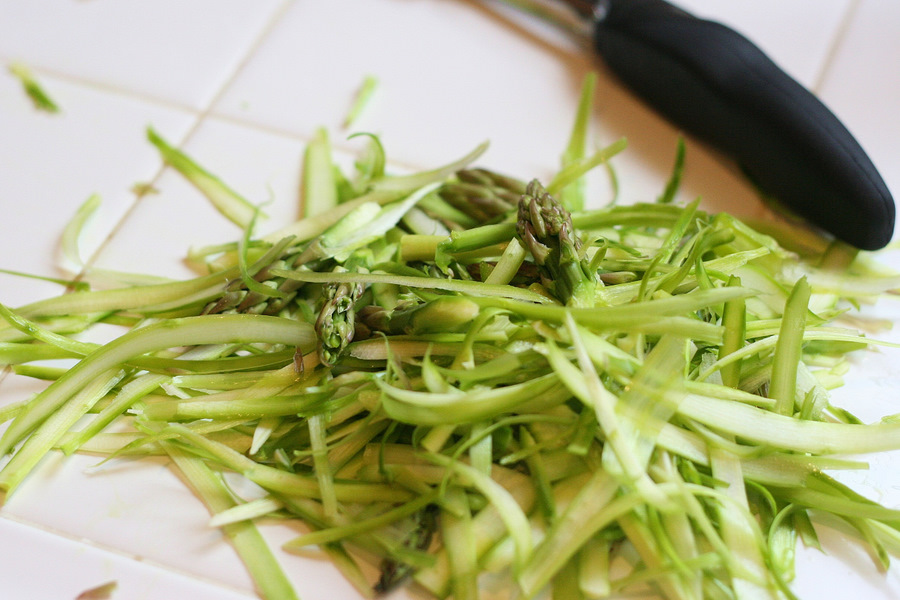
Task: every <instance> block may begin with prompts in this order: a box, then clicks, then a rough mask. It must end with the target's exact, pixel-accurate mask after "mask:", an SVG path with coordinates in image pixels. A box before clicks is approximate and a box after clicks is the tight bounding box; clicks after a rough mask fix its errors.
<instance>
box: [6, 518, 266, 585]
mask: <svg viewBox="0 0 900 600" xmlns="http://www.w3.org/2000/svg"><path fill="white" fill-rule="evenodd" d="M0 539H2V540H3V543H2V544H0V578H2V580H3V593H4V597H6V598H10V599H13V598H16V599H21V600H59V599H61V598H64V599H67V600H69V599H72V600H74V599H75V598H77V597H78V595H79V594H81V593H84V592H86V591H87V590H90V589H94V588H96V587H98V586H101V585H105V584H107V583H110V582H115V584H116V588H115V591H114V593H113V594H112V595H111V598H115V599H116V600H172V599H173V598H191V600H248V599H249V598H252V597H253V596H252V595H251V594H248V593H244V592H240V591H237V590H233V589H229V588H227V587H225V586H223V585H219V584H213V583H211V582H205V581H200V580H198V579H197V578H195V577H190V576H187V575H184V574H183V573H177V572H175V571H172V570H170V569H164V568H160V567H158V566H156V565H153V564H150V563H148V562H146V561H144V560H142V559H141V558H140V557H129V556H126V555H123V554H121V553H119V552H110V551H109V550H105V549H103V548H101V547H98V546H95V545H87V544H85V543H83V542H80V541H78V540H77V539H71V538H67V537H62V536H60V535H59V534H58V533H55V532H52V531H47V530H44V529H42V528H37V527H34V526H30V525H28V524H26V523H21V522H16V521H13V520H11V519H9V518H5V517H0ZM37 556H39V557H41V559H40V560H41V561H42V563H43V565H44V568H42V569H40V571H38V570H36V569H35V565H34V557H37Z"/></svg>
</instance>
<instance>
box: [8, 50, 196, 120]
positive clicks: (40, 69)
mask: <svg viewBox="0 0 900 600" xmlns="http://www.w3.org/2000/svg"><path fill="white" fill-rule="evenodd" d="M14 60H15V59H12V58H10V57H8V56H4V55H0V62H3V63H6V64H9V63H12V62H14ZM28 68H29V70H31V71H32V72H33V73H35V74H37V75H41V76H48V77H51V78H53V79H59V80H61V81H64V82H66V83H68V84H74V85H80V86H82V87H85V88H88V89H92V90H94V91H97V92H102V93H107V94H116V95H119V96H125V97H127V98H131V99H133V100H140V101H142V102H146V103H148V104H154V105H156V106H160V107H164V108H168V109H173V110H179V111H182V112H186V113H193V114H199V111H198V110H197V109H196V108H194V107H192V106H189V105H187V104H182V103H180V102H175V101H173V100H168V99H166V98H162V97H159V96H154V95H152V94H147V93H144V92H140V91H136V90H132V89H129V88H127V87H119V86H117V85H114V84H111V83H105V82H103V81H98V80H96V79H90V78H88V77H82V76H79V75H73V74H71V73H66V72H64V71H58V70H56V69H52V68H48V67H44V66H41V65H40V64H34V63H28Z"/></svg>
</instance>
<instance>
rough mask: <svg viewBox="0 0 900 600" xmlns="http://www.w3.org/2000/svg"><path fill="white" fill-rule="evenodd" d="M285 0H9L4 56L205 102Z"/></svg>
mask: <svg viewBox="0 0 900 600" xmlns="http://www.w3.org/2000/svg"><path fill="white" fill-rule="evenodd" d="M281 4H282V0H226V1H221V0H193V1H192V2H178V1H177V0H163V1H156V2H141V1H140V0H126V1H120V0H86V1H75V0H37V1H30V0H29V1H22V0H4V1H3V2H0V57H4V58H7V59H21V60H27V61H28V62H29V63H30V64H33V65H34V66H36V67H41V68H43V69H45V70H50V71H55V72H58V73H60V74H65V75H68V76H71V77H76V78H79V79H83V80H86V81H90V82H93V83H96V84H100V85H103V86H110V87H115V88H118V89H122V90H128V91H131V92H136V93H140V94H145V95H148V96H150V97H153V98H160V99H165V100H167V101H170V102H174V103H176V104H179V105H183V106H189V107H192V108H195V109H201V108H204V107H205V106H206V104H207V103H208V102H209V101H210V100H211V99H212V98H213V96H214V95H215V93H216V92H217V91H218V90H219V89H220V87H221V86H222V85H223V83H224V82H225V81H226V80H227V79H228V78H229V77H230V76H231V75H232V74H233V72H234V70H235V68H236V67H237V65H238V64H239V63H240V61H241V59H242V58H243V57H244V56H245V55H246V53H247V52H248V51H249V50H250V48H251V47H252V45H253V43H254V42H255V41H256V39H257V38H258V37H259V36H260V34H261V33H262V32H263V31H264V29H265V26H266V25H267V23H268V22H269V20H270V19H272V18H273V16H274V15H275V14H276V13H277V10H278V8H279V7H280V6H281Z"/></svg>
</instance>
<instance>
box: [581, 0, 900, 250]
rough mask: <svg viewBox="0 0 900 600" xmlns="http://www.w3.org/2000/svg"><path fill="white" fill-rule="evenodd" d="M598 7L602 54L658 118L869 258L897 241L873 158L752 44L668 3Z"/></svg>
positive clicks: (628, 0) (890, 203) (650, 0)
mask: <svg viewBox="0 0 900 600" xmlns="http://www.w3.org/2000/svg"><path fill="white" fill-rule="evenodd" d="M596 8H597V10H596V13H595V14H596V29H595V43H596V47H597V51H598V52H599V53H600V55H601V56H602V57H603V59H604V61H605V62H606V64H607V65H608V66H609V68H610V69H611V70H612V71H613V72H614V73H615V74H616V75H617V76H618V77H619V78H620V79H622V81H623V82H624V83H625V84H626V85H628V86H629V87H630V88H632V90H633V91H635V92H636V93H637V94H638V95H639V96H641V97H642V98H643V99H644V100H645V101H646V102H648V103H649V104H650V105H651V106H652V107H654V108H655V109H656V110H657V111H659V112H660V113H662V114H663V115H664V116H665V117H666V118H668V119H669V120H671V121H672V122H673V123H675V124H676V125H677V126H678V127H681V128H683V129H684V130H685V131H687V132H689V133H691V134H693V135H695V136H697V137H698V138H700V139H702V140H704V141H706V142H707V143H709V144H711V145H712V146H714V147H716V148H717V149H719V150H720V151H722V152H724V153H725V154H727V155H729V156H730V157H732V158H733V159H735V160H736V161H737V162H738V164H739V165H740V166H741V167H742V168H743V169H744V170H745V172H746V173H747V174H748V176H749V177H750V178H751V179H752V180H753V181H754V182H755V184H756V185H757V186H758V187H759V188H760V189H761V190H762V191H763V192H764V193H766V194H768V195H770V196H772V197H774V198H775V199H776V200H778V201H779V202H781V203H783V204H784V205H785V206H787V207H788V208H790V209H791V210H793V211H794V212H795V213H797V214H799V215H800V216H802V217H804V218H805V219H807V220H808V221H810V222H811V223H814V224H815V225H818V226H819V227H821V228H822V229H824V230H825V231H828V232H829V233H831V234H832V235H834V236H835V237H837V238H838V239H840V240H843V241H845V242H847V243H849V244H852V245H854V246H856V247H858V248H861V249H864V250H877V249H879V248H882V247H884V246H885V245H886V244H887V243H888V242H890V240H891V237H892V235H893V231H894V219H895V208H894V200H893V198H892V197H891V193H890V191H889V190H888V188H887V186H886V185H885V183H884V180H883V179H882V178H881V176H880V175H879V174H878V171H877V170H876V169H875V166H874V165H873V164H872V161H871V160H870V159H869V157H868V156H867V155H866V153H865V151H864V150H863V149H862V147H861V146H860V145H859V143H858V142H857V141H856V139H855V138H854V137H853V135H851V134H850V132H849V131H848V130H847V128H846V127H844V125H843V124H842V123H841V122H840V121H839V120H838V119H837V117H835V116H834V114H833V113H832V112H831V111H830V110H829V109H828V108H827V107H826V106H825V105H824V104H822V102H820V101H819V100H818V98H816V97H815V96H814V95H813V94H812V93H811V92H810V91H808V90H807V89H806V88H804V87H803V86H802V85H800V84H799V83H797V82H796V81H795V80H794V79H792V78H791V77H790V76H789V75H787V74H786V73H785V72H784V71H782V70H781V69H780V68H779V67H778V66H777V65H776V64H775V63H774V62H772V60H770V59H769V58H768V57H767V56H766V55H765V54H764V53H763V52H762V51H761V50H760V49H759V48H758V47H757V46H755V45H754V44H753V43H752V42H750V41H749V40H748V39H747V38H745V37H744V36H742V35H741V34H739V33H737V32H736V31H734V30H733V29H730V28H728V27H726V26H724V25H722V24H720V23H715V22H713V21H707V20H703V19H699V18H697V17H694V16H693V15H691V14H689V13H687V12H685V11H684V10H681V9H679V8H677V7H675V6H673V5H671V4H669V3H667V2H664V1H663V0H600V1H599V2H598V3H597V5H596Z"/></svg>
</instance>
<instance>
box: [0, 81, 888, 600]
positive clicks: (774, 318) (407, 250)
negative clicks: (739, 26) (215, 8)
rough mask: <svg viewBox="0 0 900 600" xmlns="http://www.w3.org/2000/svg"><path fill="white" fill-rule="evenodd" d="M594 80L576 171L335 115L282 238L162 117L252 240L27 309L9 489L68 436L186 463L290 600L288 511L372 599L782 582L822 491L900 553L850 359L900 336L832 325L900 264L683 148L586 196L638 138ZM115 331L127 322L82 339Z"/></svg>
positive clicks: (716, 590) (724, 592) (774, 595)
mask: <svg viewBox="0 0 900 600" xmlns="http://www.w3.org/2000/svg"><path fill="white" fill-rule="evenodd" d="M592 87H593V84H592V82H591V81H587V82H586V83H585V87H584V89H583V98H582V104H581V106H580V109H579V115H578V117H577V118H576V122H575V126H574V127H573V131H572V135H571V138H570V144H569V147H568V150H567V154H566V156H565V158H564V159H563V166H562V168H561V169H560V171H559V172H558V173H557V174H556V176H555V177H553V178H551V179H550V181H549V182H548V183H547V185H546V187H545V186H543V185H542V184H541V183H540V182H537V181H532V183H530V184H528V185H526V184H525V183H523V181H522V180H520V179H518V178H514V177H510V176H507V175H503V174H500V173H495V172H493V171H490V170H487V169H483V168H475V167H473V166H472V165H471V163H472V161H474V160H476V159H477V158H479V157H480V156H481V155H482V153H483V152H484V150H485V146H479V147H478V148H476V149H475V150H474V151H473V152H471V153H469V154H468V155H466V156H464V157H462V158H461V159H459V160H456V161H451V162H449V163H448V164H446V165H444V166H442V167H438V168H436V169H432V170H429V171H423V172H419V173H406V174H403V175H394V174H389V173H388V172H387V169H388V166H387V165H388V164H389V163H387V162H386V160H385V155H384V149H383V148H382V146H381V143H380V141H379V140H378V138H377V137H375V136H371V135H369V136H368V138H369V142H370V147H369V149H368V152H369V154H367V155H366V156H365V157H363V158H362V159H361V160H360V161H359V162H358V163H357V165H356V171H355V172H354V173H351V174H344V173H342V172H341V171H339V170H338V168H337V167H336V163H335V162H334V161H333V160H332V157H331V156H330V149H329V144H328V137H327V134H326V133H325V132H324V130H323V131H321V132H318V133H317V134H316V137H315V138H314V139H313V140H312V141H311V143H310V145H309V148H308V149H307V152H306V155H305V157H306V158H305V161H304V162H305V170H306V173H305V178H304V179H303V181H304V182H305V184H304V185H305V188H304V189H305V194H306V200H307V201H308V202H307V207H308V208H309V209H310V215H309V216H308V217H307V218H305V219H303V220H301V221H298V222H297V223H294V224H284V226H283V227H282V228H281V229H280V230H279V231H277V232H275V233H273V234H271V235H270V236H268V237H266V238H264V239H256V238H255V237H254V227H253V226H254V221H255V218H256V214H257V213H258V209H257V208H256V207H254V206H252V205H251V204H250V203H249V202H247V201H246V200H244V199H243V198H241V197H240V196H238V195H237V194H236V193H235V192H233V191H232V190H230V189H229V188H227V186H225V184H224V183H222V180H220V179H219V178H218V177H216V176H214V175H212V174H210V173H208V172H206V171H205V170H203V169H201V168H200V167H199V166H198V165H197V164H196V163H195V162H194V161H193V160H192V159H190V158H188V157H187V156H186V155H184V153H183V152H181V151H180V150H177V149H176V148H174V147H172V146H170V145H169V144H168V143H166V142H165V141H164V140H162V138H160V137H159V136H158V135H157V134H155V133H154V132H153V130H152V129H151V130H150V131H149V137H150V138H151V141H152V142H153V144H154V145H156V146H157V148H158V149H159V150H160V152H161V153H162V154H163V156H164V157H165V158H166V160H167V162H169V163H170V165H171V166H173V167H174V168H175V169H177V170H179V171H181V172H182V173H183V174H184V175H185V176H187V177H188V178H189V179H190V180H191V181H192V182H193V183H194V184H195V185H196V186H198V187H199V188H200V189H201V190H202V191H203V192H204V193H205V194H206V195H207V196H208V197H209V198H210V201H211V202H213V204H214V205H216V206H217V207H218V208H219V210H221V211H222V212H223V213H224V214H225V215H226V217H227V218H229V219H231V220H232V221H234V222H235V223H237V224H239V225H240V226H241V227H242V228H243V235H242V236H238V239H236V240H235V241H234V243H228V244H222V245H217V246H214V247H207V248H203V249H199V250H197V251H195V252H193V253H192V255H191V260H192V262H193V263H194V264H199V265H201V266H202V267H204V268H206V269H207V270H208V272H209V274H208V275H205V276H203V277H198V278H196V279H193V280H187V281H177V282H161V283H144V284H140V285H130V286H126V287H123V288H119V289H108V290H102V289H101V290H88V289H78V290H73V291H71V292H70V293H67V294H64V295H61V296H59V297H56V298H49V299H46V300H42V301H39V302H35V303H32V304H29V305H26V306H21V307H17V308H14V309H13V308H8V307H6V306H4V305H2V304H0V319H2V321H0V362H2V364H4V365H14V366H15V368H16V369H17V371H18V372H20V373H22V374H27V375H31V376H34V377H45V378H48V379H49V380H50V383H49V385H48V387H47V388H46V389H45V390H44V391H43V392H41V393H39V394H38V395H36V396H35V397H34V398H33V399H30V400H28V401H21V402H16V403H12V404H8V405H5V406H3V407H0V421H3V422H6V421H8V422H9V424H8V426H7V427H6V429H5V431H4V433H3V435H2V437H0V456H2V457H3V462H2V463H0V464H2V468H0V499H5V498H7V497H8V496H9V495H10V494H13V493H16V492H17V490H18V489H19V488H20V487H21V486H23V485H28V476H29V474H30V473H31V472H32V471H33V470H34V468H35V467H36V466H37V465H38V464H39V463H40V461H41V460H42V459H43V457H44V456H46V454H47V453H48V452H53V451H55V450H56V449H60V450H62V451H63V452H65V453H71V452H76V451H79V452H90V453H96V454H100V455H102V456H103V457H104V460H106V461H108V460H113V459H116V458H119V457H123V458H124V457H128V458H129V459H133V458H135V457H140V456H160V455H165V456H169V457H170V458H171V459H172V461H173V464H174V468H177V469H179V470H180V472H181V474H182V475H183V476H184V478H185V479H186V480H187V481H188V483H189V484H190V485H191V487H192V488H193V489H194V491H195V492H196V494H197V495H198V497H199V498H200V499H201V500H202V501H203V502H204V503H205V504H206V505H207V506H208V508H209V509H210V510H211V512H212V513H214V516H213V517H212V526H214V527H220V528H222V531H223V532H224V534H225V537H227V538H228V539H230V540H231V543H232V544H233V545H234V547H235V550H236V551H237V553H238V554H239V555H240V556H241V558H242V559H243V560H244V562H245V563H246V565H247V568H248V571H249V572H250V574H251V575H252V577H253V579H254V581H255V582H256V587H257V592H258V593H259V594H260V595H261V596H262V597H264V598H267V599H269V600H275V599H277V600H280V599H284V600H290V599H292V598H295V597H297V591H296V590H295V589H293V585H292V584H291V577H290V573H289V571H288V572H287V573H286V572H285V570H284V569H283V567H282V566H280V565H279V560H278V559H279V556H281V554H280V552H281V551H280V550H279V549H276V548H272V547H271V546H270V545H269V542H268V541H267V540H266V538H265V537H264V536H263V535H262V534H261V533H260V529H257V527H256V522H257V521H259V520H261V519H268V518H277V519H290V520H296V521H299V522H302V523H303V524H304V526H305V527H306V528H307V530H306V532H305V533H303V534H301V535H299V537H296V538H295V539H293V540H291V541H288V542H287V543H286V544H284V547H283V549H282V550H283V551H285V552H288V553H292V554H294V553H297V554H300V553H304V552H307V551H308V548H307V547H308V546H319V547H320V548H321V549H323V550H324V553H325V554H326V555H327V556H328V557H329V558H330V559H331V560H332V561H333V562H334V563H335V565H336V566H338V568H339V569H340V570H341V572H342V573H344V574H345V576H346V577H347V578H348V580H349V581H350V582H351V583H352V585H353V586H354V587H355V588H356V589H358V590H360V593H361V594H362V595H364V596H371V595H374V594H375V593H376V592H383V591H387V590H389V589H391V588H392V587H394V586H397V585H402V584H403V583H404V582H405V581H406V580H408V579H410V578H412V579H414V580H415V581H416V582H417V583H418V584H419V585H420V587H421V588H423V589H424V590H427V591H428V592H429V593H431V594H433V595H434V596H435V597H438V598H446V597H448V596H450V595H452V596H454V597H456V598H478V597H480V595H481V587H480V586H481V584H482V582H483V578H482V575H483V574H484V572H485V571H487V570H489V571H491V573H492V575H491V576H492V577H497V578H503V581H504V583H503V585H502V589H507V590H509V596H510V597H523V598H542V597H546V596H547V595H550V596H552V597H559V598H565V599H566V600H571V599H578V598H593V597H602V596H604V595H609V594H629V593H632V592H637V591H641V590H643V591H646V590H647V589H648V588H649V589H650V590H651V591H652V592H653V593H655V594H656V595H657V596H661V597H663V598H667V599H679V600H680V599H697V600H700V599H701V598H736V599H738V600H748V599H750V600H756V599H760V600H762V599H771V600H777V599H780V598H782V597H791V591H790V587H789V581H790V579H791V574H792V572H793V560H794V550H793V547H794V544H795V541H796V539H797V538H798V537H800V538H802V539H804V540H806V541H808V542H809V543H810V544H815V543H816V541H815V540H816V533H815V526H816V519H818V518H819V517H820V515H825V517H826V518H829V519H832V520H834V519H837V520H840V521H843V522H844V523H845V524H846V526H847V527H849V528H852V530H854V531H856V532H858V537H859V539H860V543H861V544H864V545H867V546H868V547H869V548H870V549H871V551H872V554H873V556H874V557H875V559H876V561H877V562H878V564H879V565H880V566H882V567H886V566H887V565H888V564H889V561H890V558H891V552H896V551H898V550H900V533H898V523H900V511H898V510H896V509H894V508H890V507H883V506H880V505H879V504H877V503H875V502H873V501H870V500H867V499H865V498H864V497H862V496H861V495H859V494H857V493H856V492H854V491H853V490H851V489H850V488H848V487H846V486H844V485H842V484H840V483H838V482H837V481H836V480H835V479H833V478H831V477H830V476H829V475H828V474H827V472H828V471H830V470H843V469H858V468H864V466H865V464H864V462H862V459H860V460H857V459H856V458H854V460H849V459H847V458H845V455H856V454H865V453H869V452H878V451H884V450H896V449H900V422H898V421H897V419H895V418H894V419H885V420H884V421H883V422H881V423H876V424H871V425H866V424H863V423H861V422H859V421H858V420H857V419H855V417H853V416H852V415H851V414H850V413H849V412H848V411H847V410H844V409H840V408H838V407H835V406H832V405H831V403H830V399H829V391H828V390H829V389H831V388H832V387H835V386H837V385H839V384H840V383H841V381H842V377H843V376H844V375H845V374H846V373H847V372H848V371H847V364H846V361H845V359H843V358H842V356H841V355H842V354H844V353H846V352H850V351H854V352H860V353H862V352H865V351H866V348H867V347H869V346H873V345H880V346H881V347H883V348H885V349H886V351H889V350H888V349H890V348H891V347H892V346H894V345H893V344H888V343H886V342H881V341H879V340H877V339H873V338H870V337H868V336H867V335H865V334H863V333H862V332H860V331H856V330H854V329H850V328H848V327H846V326H844V327H837V326H836V325H835V324H833V323H832V322H831V321H832V320H834V319H836V318H838V317H841V318H842V319H843V321H844V323H842V324H843V325H846V323H847V322H849V320H848V317H847V315H845V314H843V313H844V312H845V311H846V310H847V309H850V308H853V306H854V304H858V303H860V302H862V301H865V302H869V301H871V300H872V298H873V295H877V294H879V293H883V292H884V291H887V290H889V289H892V288H893V287H895V286H896V285H897V282H898V281H900V279H898V277H897V276H896V275H895V274H892V273H888V272H886V271H885V270H884V269H882V268H880V267H875V266H873V263H872V262H871V258H869V257H867V256H866V255H860V256H855V257H854V256H851V255H849V254H846V253H842V252H841V251H840V250H834V249H832V250H831V251H830V252H828V254H827V255H826V256H824V257H823V258H821V259H816V260H814V262H813V263H811V264H812V265H814V266H811V265H810V264H804V263H798V262H797V257H796V256H795V255H793V254H792V253H790V252H788V251H787V250H785V249H784V248H783V247H782V246H781V245H779V243H778V242H777V241H776V240H775V239H773V238H771V237H768V236H766V235H763V234H761V233H759V232H757V231H755V230H753V229H751V228H750V227H748V226H747V225H746V224H744V223H742V222H740V221H738V220H737V219H735V218H734V217H731V216H728V215H722V214H720V215H710V214H706V213H704V212H703V211H702V210H701V209H700V207H699V204H698V203H697V202H694V203H691V204H689V205H687V206H680V205H679V204H678V203H677V187H678V181H679V179H680V176H681V173H682V170H683V168H684V161H685V157H684V146H683V144H682V143H679V145H678V148H677V149H676V158H675V166H674V169H673V173H672V176H671V178H670V181H669V184H668V186H667V187H666V189H665V190H664V191H663V192H662V194H661V196H660V199H659V201H658V202H657V203H655V204H640V205H633V206H607V207H603V208H592V209H589V208H584V207H583V206H582V203H583V202H584V201H585V200H588V202H587V204H588V205H589V204H590V202H589V198H588V197H587V196H586V194H587V190H588V189H589V188H588V187H584V186H583V185H582V182H583V180H582V176H583V175H584V173H586V172H587V171H588V170H590V169H591V168H593V167H594V166H597V165H599V164H605V163H606V161H608V160H609V159H610V158H611V157H612V156H613V155H614V154H616V153H617V152H619V151H621V150H622V149H623V148H624V143H623V142H617V143H615V144H613V145H611V146H609V147H607V148H603V149H600V150H596V151H593V153H591V151H590V150H589V149H588V147H587V140H588V139H589V137H588V133H587V130H586V127H587V121H588V119H587V118H586V116H585V115H586V114H587V113H588V108H589V105H590V92H591V90H592ZM367 135H368V134H367ZM89 208H90V203H89V204H88V205H86V207H85V209H84V211H82V212H80V213H79V215H78V216H76V219H75V222H73V224H72V226H71V227H70V228H69V229H67V232H66V241H65V245H66V247H67V248H68V254H69V255H70V258H71V259H72V260H73V262H76V263H77V262H79V260H80V259H78V257H77V252H76V244H75V239H76V238H77V235H78V231H79V230H80V228H81V224H82V222H83V220H84V219H85V218H86V215H87V212H88V210H89ZM573 208H574V209H575V211H574V212H569V211H570V210H571V209H573ZM313 213H315V214H313ZM798 265H800V266H798ZM831 265H839V267H840V268H841V269H842V270H843V271H842V272H835V271H831V270H829V268H830V266H831ZM85 276H86V279H87V280H88V282H90V272H87V273H85ZM64 283H65V282H64ZM857 284H858V285H857ZM0 300H2V299H0ZM110 324H111V325H117V326H123V327H125V329H126V331H125V333H123V334H121V335H120V336H119V337H117V338H115V339H113V340H112V341H110V342H108V343H105V344H96V343H89V342H85V341H82V340H81V339H78V338H76V337H74V336H75V335H76V334H80V333H82V332H84V331H85V330H90V329H91V328H92V327H94V326H98V325H110ZM57 359H66V360H70V361H74V366H67V367H65V368H61V367H59V366H58V365H55V364H49V365H48V364H44V363H43V361H49V360H57ZM851 373H852V371H851ZM112 426H116V427H117V428H120V431H117V432H115V433H113V432H111V431H109V428H110V427H112ZM100 468H102V466H101V467H100ZM223 473H227V474H228V475H227V476H228V477H232V476H233V477H241V478H243V479H245V480H247V481H248V482H250V483H252V484H254V485H255V486H256V487H257V488H258V489H260V490H262V492H261V493H262V494H263V495H262V497H257V498H250V499H247V500H244V499H241V498H238V497H237V496H236V495H235V494H234V493H233V492H232V491H230V490H229V489H228V488H227V487H226V486H225V481H226V480H225V479H224V478H223ZM364 563H370V564H369V565H366V564H364ZM373 572H374V573H375V574H374V575H373V574H372V573H373Z"/></svg>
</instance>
